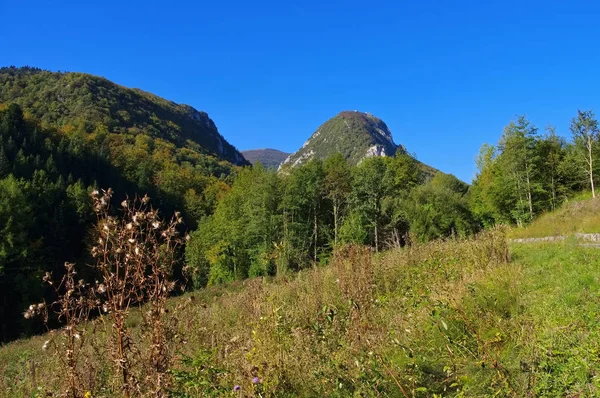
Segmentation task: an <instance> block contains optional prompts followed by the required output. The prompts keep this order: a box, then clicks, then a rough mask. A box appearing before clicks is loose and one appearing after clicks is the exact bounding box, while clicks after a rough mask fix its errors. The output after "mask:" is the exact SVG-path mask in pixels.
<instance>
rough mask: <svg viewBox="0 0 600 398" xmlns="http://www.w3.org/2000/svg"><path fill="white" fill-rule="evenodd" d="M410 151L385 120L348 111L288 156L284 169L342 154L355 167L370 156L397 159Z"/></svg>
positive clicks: (329, 122)
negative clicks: (399, 153) (395, 139)
mask: <svg viewBox="0 0 600 398" xmlns="http://www.w3.org/2000/svg"><path fill="white" fill-rule="evenodd" d="M397 151H402V152H406V150H405V148H404V147H403V146H399V145H396V144H395V143H394V140H393V138H392V133H391V132H390V130H389V128H388V126H387V125H386V124H385V123H384V122H383V120H381V119H379V118H377V117H375V116H373V115H371V114H369V113H363V112H358V111H344V112H341V113H339V114H338V115H337V116H335V117H333V118H331V119H329V120H327V121H326V122H325V123H323V124H322V125H321V126H320V127H319V128H318V129H317V131H315V132H314V133H313V135H312V136H311V137H310V138H309V139H308V141H306V142H305V143H304V145H303V146H302V148H300V149H299V150H298V151H297V152H295V153H293V154H291V155H290V156H288V158H287V159H286V160H285V162H284V163H283V164H282V165H281V167H280V169H282V170H285V169H286V168H290V167H295V166H298V165H301V164H303V163H305V162H306V161H308V160H310V159H313V158H314V159H326V158H328V157H329V156H331V155H333V154H335V153H341V154H342V155H344V156H345V157H346V159H348V161H349V162H350V163H351V164H358V163H360V161H361V160H362V159H364V158H366V157H370V156H394V155H395V154H396V152H397Z"/></svg>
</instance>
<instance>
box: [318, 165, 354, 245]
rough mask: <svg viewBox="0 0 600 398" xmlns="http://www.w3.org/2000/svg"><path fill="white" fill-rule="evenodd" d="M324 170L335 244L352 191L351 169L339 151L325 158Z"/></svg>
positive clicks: (335, 243)
mask: <svg viewBox="0 0 600 398" xmlns="http://www.w3.org/2000/svg"><path fill="white" fill-rule="evenodd" d="M324 170H325V180H324V184H325V186H324V189H325V195H326V197H327V198H328V199H329V200H331V202H332V209H333V242H334V245H335V246H337V244H338V239H339V229H340V226H341V220H342V218H343V216H344V213H345V208H346V206H347V204H348V198H349V196H350V193H351V192H352V171H351V169H350V166H349V165H348V162H347V161H346V159H345V158H344V157H343V156H342V155H341V154H339V153H336V154H335V155H333V156H332V157H330V158H328V159H326V160H325V164H324Z"/></svg>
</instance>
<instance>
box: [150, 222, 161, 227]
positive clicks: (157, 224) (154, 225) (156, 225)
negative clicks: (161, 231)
mask: <svg viewBox="0 0 600 398" xmlns="http://www.w3.org/2000/svg"><path fill="white" fill-rule="evenodd" d="M152 227H153V228H154V229H158V228H159V227H160V222H158V221H154V222H153V223H152Z"/></svg>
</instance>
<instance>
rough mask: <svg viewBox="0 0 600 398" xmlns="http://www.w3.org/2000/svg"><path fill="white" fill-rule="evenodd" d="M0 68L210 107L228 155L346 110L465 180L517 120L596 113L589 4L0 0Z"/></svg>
mask: <svg viewBox="0 0 600 398" xmlns="http://www.w3.org/2000/svg"><path fill="white" fill-rule="evenodd" d="M0 17H1V20H2V24H0V42H1V43H2V46H1V50H0V65H17V66H22V65H31V66H37V67H40V68H44V69H50V70H63V71H78V72H87V73H92V74H96V75H101V76H104V77H106V78H108V79H111V80H113V81H115V82H117V83H119V84H122V85H125V86H129V87H138V88H142V89H144V90H146V91H150V92H153V93H156V94H158V95H160V96H163V97H166V98H168V99H170V100H173V101H175V102H181V103H187V104H190V105H192V106H194V107H195V108H197V109H200V110H204V111H206V112H208V113H209V115H210V116H211V117H212V119H213V120H214V121H215V123H216V124H217V126H218V127H219V130H220V132H221V133H222V134H223V135H224V136H225V137H226V138H227V139H228V140H229V141H230V142H231V143H233V144H234V145H235V146H237V147H238V149H241V150H243V149H252V148H264V147H271V148H277V149H281V150H284V151H289V152H293V151H295V150H296V149H298V148H299V147H300V146H301V145H302V143H303V142H304V141H305V140H306V139H307V138H308V137H309V136H310V134H312V133H313V132H314V131H315V130H316V129H317V127H318V126H319V125H320V124H321V123H322V122H324V121H325V120H327V119H328V118H330V117H332V116H334V115H335V114H337V113H338V112H339V111H342V110H354V109H358V110H361V111H367V112H370V113H372V114H374V115H376V116H378V117H380V118H382V119H383V120H384V121H385V122H386V123H387V124H388V126H389V127H390V129H391V131H392V133H393V135H394V139H395V141H396V142H397V143H401V144H404V145H405V146H406V147H407V149H408V150H409V151H410V152H414V153H416V155H417V157H418V158H419V159H420V160H421V161H423V162H425V163H428V164H431V165H432V166H435V167H437V168H439V169H441V170H442V171H446V172H450V173H454V174H456V175H457V176H458V177H459V178H462V179H463V180H466V181H470V180H471V177H472V176H473V174H474V172H475V165H474V158H475V156H476V155H477V153H478V150H479V147H480V146H481V144H482V143H484V142H490V143H495V142H496V141H497V139H498V138H499V136H500V134H501V133H502V128H503V126H504V125H506V124H507V123H508V122H509V121H510V120H511V119H512V118H514V117H515V115H518V114H527V116H528V117H529V118H530V120H531V121H532V122H533V123H535V124H536V125H537V126H538V127H540V128H541V129H543V128H545V126H546V125H547V124H548V123H551V124H553V125H555V126H557V128H558V130H559V133H561V134H563V135H568V124H569V120H570V118H571V117H572V116H573V115H574V114H575V113H576V111H577V109H578V108H582V109H590V108H591V109H595V110H596V111H597V113H599V114H600V77H599V76H600V51H599V50H600V49H599V44H600V23H599V22H598V21H600V2H596V1H591V0H590V1H575V0H572V1H564V0H563V1H558V0H546V1H527V0H521V1H481V0H480V1H449V0H448V1H432V0H422V1H418V2H417V1H412V2H405V1H376V0H374V1H362V2H355V1H314V0H306V1H302V2H295V1H254V2H250V1H227V0H222V1H211V2H205V1H195V2H191V1H190V2H182V1H169V2H164V1H161V2H158V1H151V0H147V1H143V2H142V1H113V0H105V1H101V2H100V1H97V2H91V1H90V2H88V1H57V2H49V1H38V0H33V1H27V2H24V1H22V0H0Z"/></svg>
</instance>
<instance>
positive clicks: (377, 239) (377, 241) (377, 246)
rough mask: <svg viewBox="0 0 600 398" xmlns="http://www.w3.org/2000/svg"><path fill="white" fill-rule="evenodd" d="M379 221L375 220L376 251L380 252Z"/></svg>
mask: <svg viewBox="0 0 600 398" xmlns="http://www.w3.org/2000/svg"><path fill="white" fill-rule="evenodd" d="M377 224H378V223H377V221H375V251H376V252H379V235H378V231H377Z"/></svg>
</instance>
